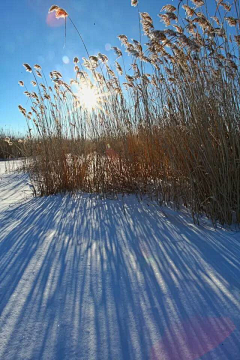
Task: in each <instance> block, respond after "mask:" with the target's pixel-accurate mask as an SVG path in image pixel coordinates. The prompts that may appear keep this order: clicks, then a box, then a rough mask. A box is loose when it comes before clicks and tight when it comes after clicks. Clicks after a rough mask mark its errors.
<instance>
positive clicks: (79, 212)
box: [0, 162, 240, 360]
mask: <svg viewBox="0 0 240 360" xmlns="http://www.w3.org/2000/svg"><path fill="white" fill-rule="evenodd" d="M4 169H5V165H4V163H3V162H0V359H1V360H105V359H109V360H135V359H136V360H197V359H202V360H239V359H240V266H239V258H240V234H239V232H234V231H230V230H229V229H223V228H218V229H217V230H215V229H214V228H213V227H212V226H211V224H210V223H208V222H207V221H206V220H205V221H203V222H202V225H200V226H197V225H194V224H193V222H192V219H191V217H190V216H189V214H188V213H187V212H186V211H185V212H184V211H179V212H175V211H173V210H171V209H169V208H166V207H165V208H160V207H158V206H156V204H154V203H153V202H150V201H149V202H148V201H147V200H144V201H142V202H139V201H138V200H137V198H136V197H134V196H128V197H124V198H121V197H119V199H118V200H111V199H105V200H101V199H99V197H96V196H88V195H80V194H78V195H74V196H70V195H64V196H60V195H59V196H50V197H42V198H34V197H33V196H32V191H31V188H30V186H29V183H28V181H29V180H28V177H27V175H26V174H23V173H19V172H9V173H5V170H4Z"/></svg>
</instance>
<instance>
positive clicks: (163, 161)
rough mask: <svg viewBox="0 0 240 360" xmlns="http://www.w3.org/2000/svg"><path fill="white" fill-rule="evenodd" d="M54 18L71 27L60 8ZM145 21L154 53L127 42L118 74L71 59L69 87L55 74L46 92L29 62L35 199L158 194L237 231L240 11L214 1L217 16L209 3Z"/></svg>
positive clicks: (99, 61) (101, 62)
mask: <svg viewBox="0 0 240 360" xmlns="http://www.w3.org/2000/svg"><path fill="white" fill-rule="evenodd" d="M132 6H136V7H137V6H138V1H136V0H132ZM137 9H138V7H137V8H136V11H138V10H137ZM50 11H55V12H56V16H57V17H64V18H65V21H68V18H69V16H68V13H67V12H66V11H65V10H64V9H61V8H59V7H58V6H56V5H55V6H53V7H52V8H51V9H50ZM139 15H140V19H141V27H142V31H143V35H142V38H143V42H146V41H147V43H146V44H143V42H142V43H140V42H139V41H137V40H132V41H129V39H128V38H127V37H126V36H125V35H119V40H120V42H121V45H122V46H121V49H120V48H118V47H114V48H113V50H114V52H115V54H116V61H115V64H114V67H113V66H112V67H111V66H110V65H109V61H108V58H107V56H106V55H104V54H97V55H89V54H88V52H87V57H86V58H83V64H80V62H79V59H78V58H77V57H75V58H74V77H73V79H72V80H71V81H70V83H66V82H65V81H64V79H63V78H62V75H61V74H60V73H59V72H58V71H52V72H51V73H50V78H51V84H50V86H49V84H48V81H47V79H46V77H45V76H44V73H43V71H42V69H41V67H40V66H39V65H35V66H34V67H31V66H30V65H28V64H24V66H25V68H26V70H27V71H28V72H30V73H32V75H33V80H32V85H33V86H34V87H35V91H32V90H31V91H28V90H27V89H25V90H26V91H25V94H26V96H27V97H29V98H30V100H31V109H30V111H27V110H26V109H24V108H23V107H22V106H19V109H20V111H21V112H22V113H23V115H24V116H25V117H26V119H27V122H28V124H29V129H30V131H29V138H30V139H32V144H34V145H33V147H32V151H33V153H32V154H33V161H32V163H31V169H30V170H31V177H32V179H33V182H34V184H35V187H36V190H37V192H38V194H40V195H41V196H42V195H49V194H56V193H58V192H66V191H78V190H81V191H86V192H97V193H139V194H150V195H151V196H152V197H154V198H155V199H158V201H159V202H160V203H161V204H162V203H172V204H174V205H175V206H181V205H184V206H186V207H188V208H189V209H191V212H192V215H193V218H194V220H195V221H198V218H199V216H200V215H201V214H205V215H207V216H208V217H209V218H210V219H211V220H212V221H213V222H214V223H216V222H217V221H219V222H220V223H222V224H224V223H227V224H231V223H233V222H238V223H239V222H240V137H239V135H240V89H239V85H240V77H239V46H240V35H239V29H240V20H239V4H238V1H237V0H234V1H233V2H232V3H231V5H229V4H228V3H225V2H223V1H221V0H217V1H216V8H215V12H214V13H213V14H209V12H208V8H207V2H206V1H202V0H192V6H189V2H188V1H182V2H179V7H178V8H175V7H174V6H173V5H165V6H163V8H162V10H161V12H160V14H159V17H160V21H161V25H160V26H159V24H158V25H157V26H158V27H159V28H160V29H157V28H156V27H155V25H154V23H153V20H152V18H151V16H150V15H149V14H148V13H146V12H142V13H139ZM211 15H212V16H211ZM70 20H71V19H70ZM71 22H72V20H71ZM72 23H73V22H72ZM73 25H74V26H75V24H74V23H73ZM136 26H137V24H136ZM75 27H76V26H75ZM78 34H79V36H80V37H81V35H80V33H79V32H78ZM81 41H83V39H82V37H81ZM84 46H85V44H84ZM85 48H86V46H85ZM123 49H125V51H126V52H127V53H128V55H129V56H130V57H131V60H132V65H131V71H130V73H127V72H126V71H125V67H124V55H123V51H122V50H123ZM20 85H21V86H25V85H24V83H23V82H22V81H21V82H20Z"/></svg>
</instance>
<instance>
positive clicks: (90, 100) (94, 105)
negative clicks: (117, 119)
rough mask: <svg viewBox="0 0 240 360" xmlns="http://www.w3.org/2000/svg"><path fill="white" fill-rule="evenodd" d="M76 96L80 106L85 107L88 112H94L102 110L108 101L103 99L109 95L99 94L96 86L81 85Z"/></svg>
mask: <svg viewBox="0 0 240 360" xmlns="http://www.w3.org/2000/svg"><path fill="white" fill-rule="evenodd" d="M75 95H76V96H77V98H78V100H79V102H80V106H83V107H84V108H85V109H86V110H88V111H93V110H95V109H100V110H102V107H101V104H102V103H103V102H104V101H106V100H105V99H103V98H104V97H106V96H107V95H108V94H105V93H104V94H99V92H98V90H97V88H96V87H95V86H91V85H81V86H79V87H78V91H77V93H75Z"/></svg>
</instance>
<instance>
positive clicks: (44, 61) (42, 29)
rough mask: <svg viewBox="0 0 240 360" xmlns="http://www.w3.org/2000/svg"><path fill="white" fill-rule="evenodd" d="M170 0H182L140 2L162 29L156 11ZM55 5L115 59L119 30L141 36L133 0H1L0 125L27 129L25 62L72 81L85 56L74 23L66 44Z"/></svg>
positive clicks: (93, 49)
mask: <svg viewBox="0 0 240 360" xmlns="http://www.w3.org/2000/svg"><path fill="white" fill-rule="evenodd" d="M56 1H57V0H56ZM211 2H213V3H215V0H209V3H211ZM167 3H170V4H173V5H175V6H176V5H177V4H178V0H173V1H171V0H168V1H167V0H166V1H164V0H163V1H159V0H140V1H139V10H140V11H141V12H143V11H147V12H149V14H150V15H151V16H152V18H153V20H154V24H155V27H156V28H157V29H162V28H163V25H162V24H161V23H160V21H159V18H158V17H157V14H159V12H160V10H161V8H162V6H163V5H165V4H167ZM52 5H58V6H60V7H62V8H64V9H65V10H66V11H67V12H68V13H69V16H70V17H71V19H72V20H73V22H74V23H75V25H76V26H77V28H78V30H79V32H80V33H81V35H82V37H83V39H84V41H85V43H86V46H87V49H88V51H89V53H90V55H96V54H97V53H98V52H102V53H105V54H106V55H107V56H108V57H110V60H111V58H112V60H114V59H115V56H114V53H113V51H112V50H110V47H111V46H119V47H120V42H119V40H118V39H117V36H118V35H119V34H125V35H127V36H128V37H129V38H130V39H131V38H134V39H136V40H139V23H138V12H137V8H134V7H132V6H131V0H121V1H116V0H98V1H97V0H92V1H89V0H59V1H57V2H56V3H54V2H53V0H21V1H19V0H8V1H6V0H1V1H0V12H1V22H0V34H1V35H0V36H1V41H0V54H1V66H0V78H1V82H0V99H1V100H0V129H1V128H3V129H5V130H10V131H12V132H22V131H24V129H26V125H25V118H24V117H23V115H22V114H21V113H20V112H19V110H18V105H19V104H21V105H22V106H23V107H28V105H29V104H28V103H27V98H26V96H25V95H23V88H21V87H20V86H19V85H18V81H19V80H23V81H24V82H25V83H26V85H27V87H28V90H29V91H31V84H30V82H31V80H33V78H32V75H31V74H29V73H26V71H25V69H24V68H23V66H22V64H23V63H29V64H30V65H32V66H33V65H34V64H36V63H37V64H39V65H41V66H42V68H43V71H44V73H45V74H49V72H50V71H52V70H58V71H60V72H62V73H63V76H64V79H65V80H68V79H70V78H72V77H73V61H72V60H73V57H74V56H78V57H79V58H82V57H83V56H86V53H85V50H84V48H83V45H82V44H81V42H80V39H79V37H78V35H77V32H76V30H75V29H74V28H73V26H72V25H71V23H70V22H69V21H67V39H66V45H65V46H64V42H65V40H64V20H63V19H59V20H57V19H54V14H50V15H49V14H48V10H49V8H50V7H51V6H52ZM126 56H127V55H126Z"/></svg>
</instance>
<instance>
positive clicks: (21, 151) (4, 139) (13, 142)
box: [0, 129, 30, 160]
mask: <svg viewBox="0 0 240 360" xmlns="http://www.w3.org/2000/svg"><path fill="white" fill-rule="evenodd" d="M29 155H30V153H29V146H28V142H27V139H25V137H24V136H21V135H20V134H12V133H11V132H10V131H9V132H7V133H6V131H4V130H3V129H0V160H7V159H15V158H19V157H26V156H29Z"/></svg>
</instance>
